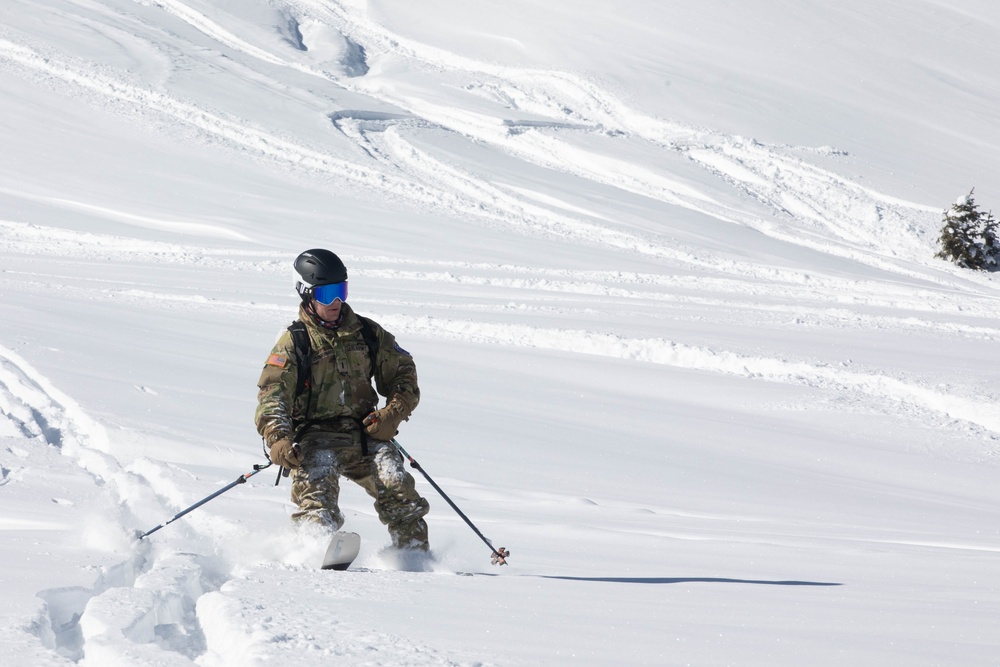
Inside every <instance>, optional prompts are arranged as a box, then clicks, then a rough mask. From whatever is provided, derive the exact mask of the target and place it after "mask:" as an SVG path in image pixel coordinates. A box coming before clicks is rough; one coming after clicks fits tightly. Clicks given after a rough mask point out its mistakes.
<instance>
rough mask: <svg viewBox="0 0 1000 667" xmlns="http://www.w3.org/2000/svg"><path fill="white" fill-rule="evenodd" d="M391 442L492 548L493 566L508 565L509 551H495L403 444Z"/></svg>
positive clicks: (491, 546)
mask: <svg viewBox="0 0 1000 667" xmlns="http://www.w3.org/2000/svg"><path fill="white" fill-rule="evenodd" d="M389 442H391V443H392V444H393V445H395V447H396V449H398V450H399V453H400V454H402V455H403V456H405V457H406V458H407V459H409V461H410V467H411V468H414V469H415V470H419V471H420V474H421V475H423V476H424V478H425V479H426V480H427V481H428V482H430V484H431V486H433V487H434V490H435V491H437V492H438V493H439V494H441V497H442V498H444V499H445V500H447V501H448V504H449V505H451V508H452V509H453V510H455V511H456V512H457V513H458V516H460V517H462V520H463V521H465V523H467V524H469V528H471V529H472V530H473V532H474V533H475V534H476V535H478V536H479V539H481V540H482V541H483V542H484V543H485V544H486V546H488V547H489V548H490V551H492V552H493V564H494V565H506V564H507V557H508V556H510V552H509V551H508V550H507V549H504V548H503V547H500V548H499V549H494V548H493V543H492V542H490V541H489V540H488V539H487V538H486V536H485V535H483V534H482V533H481V532H480V531H479V529H478V528H476V525H475V524H474V523H472V521H470V520H469V517H467V516H465V513H464V512H463V511H462V510H460V509H458V505H456V504H455V503H454V502H453V501H452V499H451V498H449V497H448V494H447V493H445V492H444V490H443V489H442V488H441V487H440V486H438V485H437V482H435V481H434V480H433V479H431V476H430V475H428V474H427V471H426V470H424V469H423V468H421V467H420V464H419V463H417V462H416V460H414V458H413V457H412V456H410V455H409V453H408V452H407V451H406V450H405V449H403V446H402V445H401V444H399V442H398V441H397V440H396V439H395V438H393V439H392V440H390V441H389Z"/></svg>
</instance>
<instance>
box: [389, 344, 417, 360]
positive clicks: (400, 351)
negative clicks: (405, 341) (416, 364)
mask: <svg viewBox="0 0 1000 667" xmlns="http://www.w3.org/2000/svg"><path fill="white" fill-rule="evenodd" d="M392 349H394V350H396V352H399V353H400V354H405V355H406V356H408V357H412V356H413V355H412V354H410V353H409V352H407V351H406V350H404V349H403V348H401V347H400V346H399V343H395V342H394V343H393V344H392Z"/></svg>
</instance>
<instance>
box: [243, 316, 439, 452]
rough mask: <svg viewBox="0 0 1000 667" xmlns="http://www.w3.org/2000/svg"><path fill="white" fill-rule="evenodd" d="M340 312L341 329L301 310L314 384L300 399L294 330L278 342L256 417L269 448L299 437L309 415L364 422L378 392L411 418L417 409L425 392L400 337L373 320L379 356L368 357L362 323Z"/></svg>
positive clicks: (262, 380)
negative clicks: (284, 440) (283, 439)
mask: <svg viewBox="0 0 1000 667" xmlns="http://www.w3.org/2000/svg"><path fill="white" fill-rule="evenodd" d="M341 312H342V317H341V321H340V326H339V327H337V328H336V329H328V328H326V327H323V326H321V325H320V324H319V322H317V321H316V319H315V318H314V316H313V315H312V314H310V313H309V312H308V311H306V310H305V308H304V307H300V308H299V319H300V320H301V321H302V322H303V323H304V324H305V325H306V331H307V332H308V334H309V341H310V343H311V345H312V374H311V382H310V385H311V386H310V387H308V388H307V389H305V390H304V391H302V392H301V394H300V395H299V396H296V395H295V389H296V382H297V378H298V372H299V369H298V367H297V361H296V357H295V344H294V342H293V341H292V334H291V332H289V331H288V330H285V331H283V332H282V333H281V335H280V336H279V337H278V341H277V342H276V343H275V344H274V348H273V349H272V350H271V354H270V356H269V357H268V358H267V361H266V362H265V364H264V370H263V371H262V372H261V374H260V380H259V381H258V382H257V386H258V388H259V390H260V391H259V392H258V394H257V403H258V405H257V411H256V413H255V415H254V420H255V421H256V423H257V431H258V432H259V433H260V434H261V435H262V436H263V437H264V440H265V442H266V443H267V445H268V446H270V445H271V444H273V443H274V442H276V441H278V440H280V439H281V438H285V437H294V436H295V431H296V429H297V428H298V427H300V426H301V425H302V424H303V422H304V421H305V420H306V418H307V415H308V420H309V422H310V423H312V422H321V421H334V420H340V421H344V420H353V421H354V422H359V420H361V419H363V418H364V417H365V416H367V415H368V414H369V413H370V412H371V411H372V410H374V409H375V408H377V407H378V395H379V394H381V395H382V396H385V397H387V398H388V399H390V400H392V399H395V400H396V401H397V403H400V404H401V405H402V406H403V407H404V409H405V415H406V416H409V414H410V413H411V412H412V411H413V409H414V408H416V407H417V403H418V402H419V400H420V389H419V387H418V386H417V367H416V365H415V364H414V363H413V358H412V357H411V356H410V354H409V353H408V352H406V351H405V350H404V349H402V348H401V347H399V345H397V344H396V338H395V336H393V335H392V334H391V333H389V332H388V331H386V330H385V329H383V328H382V327H381V326H380V325H379V324H377V323H376V322H371V320H369V322H371V324H372V329H373V330H374V332H375V334H376V337H377V339H378V342H379V345H378V358H377V359H374V360H372V359H369V356H370V351H369V349H368V345H367V344H366V343H365V339H364V337H363V336H362V334H361V321H360V320H359V319H358V316H357V315H355V313H354V311H353V310H352V309H351V307H350V306H348V305H347V304H346V303H345V304H344V305H343V307H342V310H341ZM373 364H374V368H373ZM372 379H374V380H375V388H372ZM376 390H377V391H378V393H377V394H376Z"/></svg>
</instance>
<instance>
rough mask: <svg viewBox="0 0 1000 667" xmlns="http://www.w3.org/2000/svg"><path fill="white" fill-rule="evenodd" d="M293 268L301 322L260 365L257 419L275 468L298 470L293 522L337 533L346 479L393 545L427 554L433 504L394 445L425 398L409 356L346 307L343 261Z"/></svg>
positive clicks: (311, 261)
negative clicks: (371, 507)
mask: <svg viewBox="0 0 1000 667" xmlns="http://www.w3.org/2000/svg"><path fill="white" fill-rule="evenodd" d="M294 266H295V271H296V272H297V273H298V276H299V277H298V279H297V280H296V282H295V288H296V291H297V292H298V293H299V296H300V297H301V300H302V303H301V305H300V306H299V319H298V320H296V322H294V323H293V324H292V326H291V327H289V328H288V329H287V330H285V331H283V332H282V334H281V335H280V337H279V338H278V341H277V343H275V345H274V348H273V349H272V350H271V354H270V356H269V357H268V358H267V362H266V363H265V364H264V370H263V372H262V373H261V375H260V381H259V382H258V383H257V384H258V387H259V389H260V391H259V393H258V399H257V400H258V406H257V410H256V414H255V421H256V424H257V430H258V432H259V433H260V434H261V436H262V437H263V438H264V443H265V445H266V446H267V447H268V449H269V453H270V457H271V461H273V462H274V463H276V464H278V465H281V466H283V467H285V468H289V469H291V470H292V473H291V475H292V502H294V503H295V504H296V505H297V508H298V509H297V510H296V511H295V512H293V513H292V519H293V520H294V521H295V522H297V523H299V524H302V523H306V524H318V525H320V526H323V527H325V528H327V529H328V530H330V531H331V532H334V531H337V530H339V529H340V527H341V526H343V524H344V515H343V514H342V513H341V511H340V508H339V505H338V496H339V494H340V481H339V480H340V477H341V476H344V477H346V478H348V479H350V480H352V481H353V482H356V483H357V484H359V485H360V486H361V487H362V488H363V489H364V490H365V491H367V492H368V494H369V495H370V496H371V497H372V498H374V499H375V509H376V511H377V512H378V517H379V519H380V520H381V521H382V523H383V524H385V525H386V526H387V528H388V530H389V535H390V536H391V537H392V543H393V545H394V546H395V547H397V548H400V549H416V550H422V551H427V550H428V549H429V543H428V537H427V523H426V522H425V521H424V518H423V517H424V516H425V515H426V514H427V512H428V510H429V505H428V503H427V500H425V499H424V498H422V497H421V496H420V495H419V494H418V493H417V491H416V487H415V484H414V481H413V477H412V476H411V475H410V474H409V473H408V472H407V471H406V469H405V468H404V467H403V458H402V456H401V455H400V453H399V451H398V450H397V449H396V447H395V446H394V445H393V444H392V443H391V442H389V440H391V439H392V438H394V437H395V436H396V434H397V432H398V428H399V425H400V424H401V423H402V422H403V421H405V420H407V419H408V418H409V416H410V414H411V413H412V412H413V409H414V408H416V406H417V403H418V402H419V400H420V389H419V388H418V386H417V370H416V365H415V364H414V363H413V358H412V357H411V356H410V354H409V353H408V352H407V351H406V350H404V349H403V348H401V347H400V346H399V345H398V344H397V343H396V339H395V337H394V336H393V335H392V334H391V333H389V332H388V331H386V330H385V329H384V328H382V326H380V325H379V324H377V323H375V322H373V321H372V320H369V319H367V318H362V317H360V316H359V315H357V314H355V313H354V311H353V310H352V309H351V307H350V306H349V305H347V268H346V267H345V266H344V263H343V262H342V261H341V260H340V258H339V257H337V255H335V254H334V253H333V252H331V251H329V250H325V249H320V248H317V249H313V250H307V251H305V252H303V253H302V254H300V255H299V256H298V257H297V258H296V259H295V262H294ZM295 328H298V329H299V331H300V333H298V334H296V333H295V332H294V329H295ZM302 330H304V332H305V334H307V337H303V336H302V334H301V331H302ZM297 338H298V341H299V343H298V350H297V349H296V348H297V345H296V339H297ZM306 341H307V342H306ZM303 348H305V349H303ZM303 359H304V361H303ZM300 363H301V366H302V367H301V368H300ZM373 379H374V381H375V388H372V380H373ZM376 389H377V393H376ZM379 394H381V395H382V396H384V397H386V404H385V406H383V407H382V408H378V396H379Z"/></svg>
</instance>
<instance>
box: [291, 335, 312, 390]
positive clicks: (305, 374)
mask: <svg viewBox="0 0 1000 667" xmlns="http://www.w3.org/2000/svg"><path fill="white" fill-rule="evenodd" d="M288 332H289V333H290V334H292V344H293V345H294V346H295V365H296V368H297V369H298V375H297V377H296V379H295V395H296V396H301V395H302V392H303V391H305V389H306V387H311V384H312V383H311V382H310V380H311V379H312V343H311V342H309V332H308V331H306V325H305V324H303V323H302V320H295V321H294V322H292V323H291V324H290V325H288Z"/></svg>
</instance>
